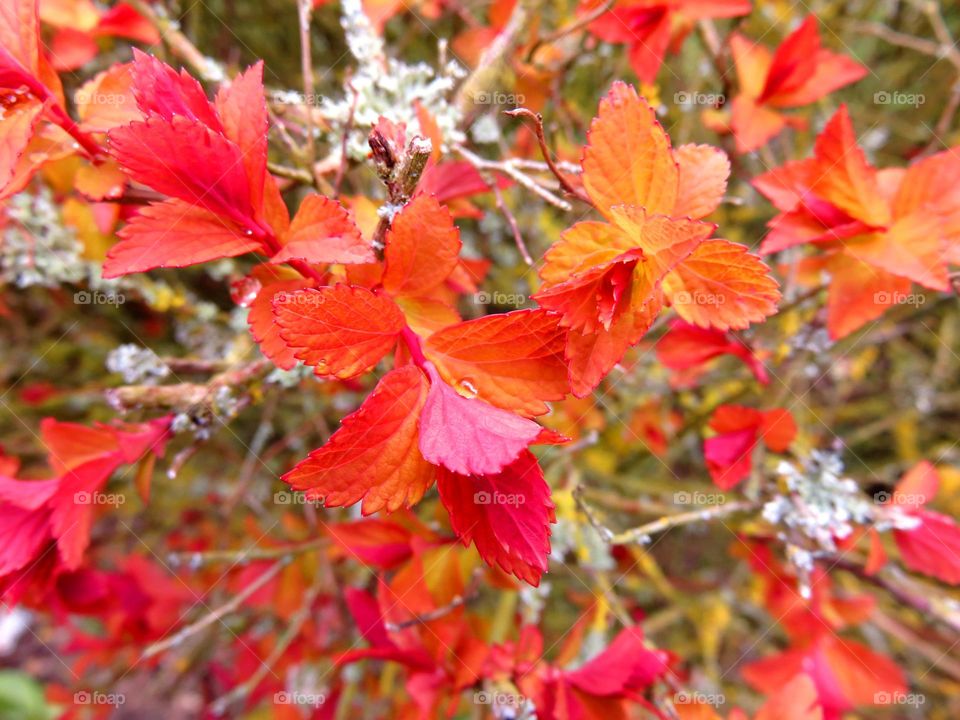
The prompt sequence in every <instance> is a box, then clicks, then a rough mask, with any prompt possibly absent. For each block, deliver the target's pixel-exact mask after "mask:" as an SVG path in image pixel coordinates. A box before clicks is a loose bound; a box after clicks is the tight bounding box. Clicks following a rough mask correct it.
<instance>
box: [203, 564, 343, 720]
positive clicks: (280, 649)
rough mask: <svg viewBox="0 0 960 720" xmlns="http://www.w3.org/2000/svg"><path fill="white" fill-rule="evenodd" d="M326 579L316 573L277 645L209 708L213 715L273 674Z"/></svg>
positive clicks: (301, 627)
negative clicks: (254, 668)
mask: <svg viewBox="0 0 960 720" xmlns="http://www.w3.org/2000/svg"><path fill="white" fill-rule="evenodd" d="M325 580H326V578H325V577H324V574H323V573H321V572H317V574H316V575H315V576H314V579H313V583H312V584H311V585H310V588H309V589H308V590H307V593H306V595H305V596H304V599H303V604H302V605H301V606H300V609H299V610H297V612H296V613H294V614H293V617H291V618H290V621H289V624H288V625H287V627H286V628H285V629H284V631H283V634H282V635H281V636H280V637H279V638H278V639H277V644H276V645H274V647H273V650H272V651H271V652H270V654H269V655H268V656H267V658H266V659H265V660H264V661H263V662H261V664H260V667H258V668H257V670H256V672H254V673H253V675H251V676H250V677H249V678H247V680H245V681H244V682H243V684H241V685H237V686H236V687H235V688H233V689H232V690H231V691H230V692H228V693H227V694H226V695H223V696H221V697H219V698H217V699H216V700H214V701H213V703H212V704H211V706H210V709H211V710H212V712H213V714H214V715H221V714H223V713H224V712H226V710H227V708H229V707H230V706H231V705H233V703H235V702H237V701H239V700H243V699H244V698H246V697H247V696H248V695H249V694H250V693H252V692H253V691H254V690H256V688H257V686H258V685H259V684H260V683H261V682H263V679H264V678H265V677H266V676H267V674H268V673H271V672H273V669H272V668H273V666H274V665H276V663H277V662H278V661H279V660H280V658H282V657H283V654H284V653H285V652H286V651H287V648H288V647H290V644H291V643H292V642H293V641H294V640H296V638H297V636H298V635H299V634H300V631H301V630H303V626H304V625H305V624H306V622H307V620H309V619H310V612H311V610H312V609H313V603H314V602H315V601H316V599H317V597H319V595H320V591H321V589H322V588H323V586H324V584H325V582H324V581H325Z"/></svg>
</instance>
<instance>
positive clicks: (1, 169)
mask: <svg viewBox="0 0 960 720" xmlns="http://www.w3.org/2000/svg"><path fill="white" fill-rule="evenodd" d="M42 110H43V105H42V104H41V103H39V102H36V101H34V100H24V101H21V102H18V103H17V104H15V105H14V106H13V107H10V108H5V109H4V111H3V115H2V117H0V199H2V198H5V197H7V196H8V195H12V194H13V193H17V192H19V191H20V190H21V189H22V188H23V185H24V184H26V180H29V177H30V176H29V175H26V177H25V178H23V180H22V182H14V181H15V180H16V179H17V178H18V176H22V175H23V173H22V172H18V170H19V169H20V168H19V166H20V165H21V158H22V157H23V156H24V153H25V152H26V150H27V145H28V144H29V143H30V138H31V137H32V136H33V131H34V128H35V127H36V124H37V122H38V121H39V119H40V113H41V111H42Z"/></svg>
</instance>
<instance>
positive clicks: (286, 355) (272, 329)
mask: <svg viewBox="0 0 960 720" xmlns="http://www.w3.org/2000/svg"><path fill="white" fill-rule="evenodd" d="M312 284H313V281H312V280H307V279H304V278H292V279H289V280H280V281H278V282H273V283H270V284H269V285H264V286H263V287H262V288H260V292H258V293H257V297H256V298H255V299H254V300H253V302H251V303H250V313H249V314H248V315H247V323H248V324H249V325H250V334H251V335H253V339H254V340H256V341H257V344H258V345H260V352H262V353H263V354H264V356H266V357H267V358H268V359H269V360H270V361H271V362H273V364H274V365H276V366H277V367H278V368H281V369H282V370H291V369H293V367H294V366H295V365H296V364H297V358H296V356H295V354H294V349H293V348H291V347H290V346H289V345H287V343H286V341H284V339H283V338H282V337H281V336H280V324H279V323H278V322H277V319H276V317H275V316H274V314H273V302H274V299H275V298H276V296H277V294H279V293H294V292H296V291H297V290H303V289H305V288H308V287H310V286H311V285H312Z"/></svg>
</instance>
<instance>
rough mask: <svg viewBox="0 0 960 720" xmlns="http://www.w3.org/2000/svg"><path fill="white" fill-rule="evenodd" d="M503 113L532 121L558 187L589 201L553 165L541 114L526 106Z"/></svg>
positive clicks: (584, 200)
mask: <svg viewBox="0 0 960 720" xmlns="http://www.w3.org/2000/svg"><path fill="white" fill-rule="evenodd" d="M504 115H509V116H510V117H528V118H531V119H532V120H533V121H534V123H535V126H536V129H537V142H538V143H539V144H540V152H541V153H542V154H543V159H544V161H545V162H546V163H547V167H548V168H550V172H552V173H553V175H554V177H556V178H557V182H559V183H560V187H562V188H563V189H564V190H565V191H566V192H567V194H569V195H572V196H573V197H575V198H577V200H582V201H583V202H585V203H590V198H588V197H587V196H586V195H585V194H584V192H583V191H582V190H580V189H578V188H575V187H574V186H573V185H571V184H570V181H569V180H567V178H566V177H565V176H564V175H563V174H562V173H561V172H560V169H559V168H558V167H557V166H556V165H554V163H553V157H552V155H551V153H550V148H549V147H547V138H546V137H545V136H544V134H543V116H542V115H541V114H540V113H535V112H533V111H532V110H528V109H527V108H517V109H515V110H506V111H504ZM591 204H592V203H591Z"/></svg>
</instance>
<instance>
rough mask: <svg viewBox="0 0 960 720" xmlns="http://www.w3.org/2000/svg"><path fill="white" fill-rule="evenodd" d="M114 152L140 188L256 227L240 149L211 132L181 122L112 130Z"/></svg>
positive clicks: (153, 120)
mask: <svg viewBox="0 0 960 720" xmlns="http://www.w3.org/2000/svg"><path fill="white" fill-rule="evenodd" d="M109 139H110V144H111V147H112V152H113V154H114V156H115V157H116V158H117V160H118V161H119V162H120V165H121V167H123V169H124V170H125V171H126V172H127V174H128V175H130V177H132V178H133V179H134V180H136V181H137V182H140V183H143V184H144V185H146V186H148V187H151V188H153V189H154V190H156V191H157V192H162V193H164V194H165V195H170V196H172V197H175V198H179V199H180V200H183V201H185V202H187V203H190V204H191V205H197V206H199V207H202V208H205V209H207V210H209V211H210V212H212V213H214V214H215V215H222V216H224V217H227V218H230V219H231V220H233V221H234V222H236V223H239V224H241V225H243V226H244V227H246V226H247V225H248V224H252V221H253V206H252V205H251V202H250V186H249V183H248V181H247V175H246V172H245V171H244V166H243V157H242V155H241V153H240V149H239V148H238V147H237V146H236V145H235V144H234V143H233V142H231V141H230V140H228V139H227V138H225V137H224V136H223V135H220V134H219V133H217V132H214V131H213V130H211V129H210V128H209V127H207V126H205V125H202V124H200V123H198V122H195V121H191V120H188V119H186V118H184V117H181V116H179V115H178V116H174V117H173V119H172V120H170V121H169V122H168V121H166V120H162V119H160V118H156V117H154V118H149V119H147V120H146V121H144V122H133V123H130V124H129V125H125V126H123V127H119V128H114V129H113V130H111V131H110V133H109Z"/></svg>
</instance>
